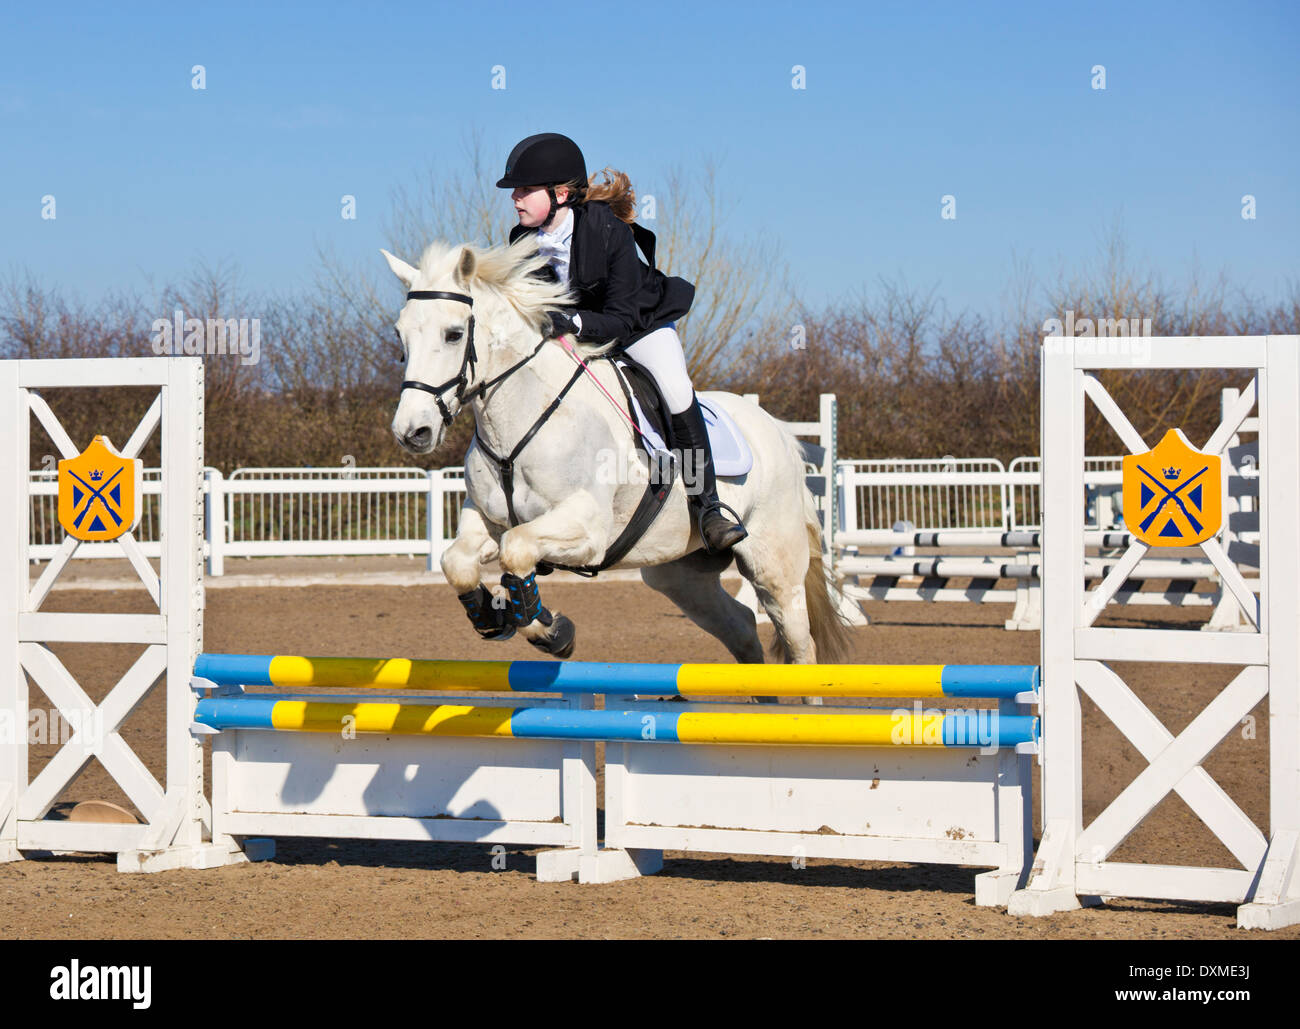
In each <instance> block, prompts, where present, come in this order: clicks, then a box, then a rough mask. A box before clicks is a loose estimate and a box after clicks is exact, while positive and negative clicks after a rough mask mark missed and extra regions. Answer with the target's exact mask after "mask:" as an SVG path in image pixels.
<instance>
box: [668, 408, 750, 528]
mask: <svg viewBox="0 0 1300 1029" xmlns="http://www.w3.org/2000/svg"><path fill="white" fill-rule="evenodd" d="M671 417H672V424H673V435H674V436H675V437H676V446H677V448H678V449H679V450H680V451H681V453H682V463H681V467H682V479H683V485H685V486H686V496H687V499H688V500H689V501H690V504H691V510H692V511H694V512H695V515H696V518H697V519H698V521H699V526H700V536H701V537H703V539H704V545H705V547H707V548H708V550H709V552H710V553H714V554H716V553H718V552H719V551H722V550H727V549H729V548H731V547H733V546H735V545H736V544H737V543H739V542H740V541H741V540H743V539H744V538H745V537H746V536H747V535H749V534H748V533H747V532H746V531H745V527H744V526H743V525H741V524H740V516H739V515H737V514H736V512H735V511H732V510H731V508H729V507H727V506H726V505H725V504H723V503H722V502H721V501H720V500H719V499H718V480H717V476H716V474H715V473H714V470H713V452H712V451H711V450H710V449H709V433H708V429H707V428H706V427H705V424H704V412H702V411H701V410H700V402H699V400H695V401H693V402H692V403H691V406H690V407H688V408H687V409H686V410H685V411H683V412H682V413H681V414H675V415H672V416H671ZM692 452H693V453H692ZM688 454H689V455H690V456H689V457H688V456H687V455H688ZM724 510H726V511H731V514H732V516H733V517H734V518H735V519H736V520H735V521H734V522H733V521H731V520H730V519H728V518H727V516H726V515H724V514H723V513H722V512H723V511H724Z"/></svg>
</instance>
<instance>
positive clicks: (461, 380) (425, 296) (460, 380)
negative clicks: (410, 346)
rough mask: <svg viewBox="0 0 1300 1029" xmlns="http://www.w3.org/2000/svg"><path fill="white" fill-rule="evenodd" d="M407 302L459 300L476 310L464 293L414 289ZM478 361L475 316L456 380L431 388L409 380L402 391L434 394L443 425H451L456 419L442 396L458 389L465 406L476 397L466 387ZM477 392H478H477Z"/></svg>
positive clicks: (403, 385)
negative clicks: (475, 340) (419, 390)
mask: <svg viewBox="0 0 1300 1029" xmlns="http://www.w3.org/2000/svg"><path fill="white" fill-rule="evenodd" d="M406 299H407V300H458V301H459V302H460V303H462V304H469V306H470V310H471V312H472V311H473V308H474V298H473V297H471V296H468V295H466V294H464V293H445V292H443V291H442V290H438V289H413V290H411V292H409V293H407V294H406ZM477 360H478V354H476V353H475V352H474V315H473V313H471V314H470V316H469V342H468V343H467V344H466V346H465V357H464V359H463V360H462V361H461V362H460V371H459V372H457V373H456V377H455V378H454V379H448V380H447V381H446V382H444V383H443V384H442V385H440V386H430V385H429V384H428V383H427V382H420V381H419V380H418V379H407V380H405V381H404V382H403V383H402V389H422V390H424V392H426V393H432V394H433V399H434V400H435V401H436V402H437V404H438V412H439V413H440V414H441V415H442V424H443V425H450V424H451V421H452V418H453V417H455V416H454V415H453V414H452V413H451V412H450V411H448V410H447V405H446V403H444V402H443V399H442V395H443V394H444V393H446V392H447V390H449V389H451V387H452V386H455V387H456V399H457V400H458V401H459V402H460V403H461V404H464V403H465V401H466V400H469V399H470V398H472V397H473V396H474V393H466V392H465V387H466V386H468V385H469V380H470V379H471V378H472V377H473V375H474V364H475V362H476V361H477ZM475 392H478V391H477V390H476V391H475Z"/></svg>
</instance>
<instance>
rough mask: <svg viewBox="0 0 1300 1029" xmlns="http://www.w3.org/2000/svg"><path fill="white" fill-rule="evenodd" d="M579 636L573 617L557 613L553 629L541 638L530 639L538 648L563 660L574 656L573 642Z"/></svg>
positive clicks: (552, 625)
mask: <svg viewBox="0 0 1300 1029" xmlns="http://www.w3.org/2000/svg"><path fill="white" fill-rule="evenodd" d="M577 636H578V630H577V627H576V626H575V625H574V624H573V621H572V619H569V618H566V617H565V616H564V615H559V614H557V615H555V616H554V617H553V621H552V622H551V631H550V632H548V633H547V634H546V635H545V636H542V637H541V638H540V639H535V640H529V641H528V642H529V643H531V644H532V645H533V646H534V647H536V648H537V649H538V650H542V651H545V652H546V653H548V654H550V655H551V656H552V657H558V658H560V659H561V660H563V659H564V658H567V657H572V656H573V644H574V642H575V641H576V639H577Z"/></svg>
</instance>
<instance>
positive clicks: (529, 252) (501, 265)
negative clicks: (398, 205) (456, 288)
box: [412, 236, 617, 357]
mask: <svg viewBox="0 0 1300 1029" xmlns="http://www.w3.org/2000/svg"><path fill="white" fill-rule="evenodd" d="M466 250H468V251H470V252H471V253H472V254H473V256H474V262H475V265H474V275H473V278H472V280H471V282H470V287H471V292H472V293H473V294H474V296H475V299H476V300H480V299H489V305H492V306H503V305H507V304H508V305H509V306H510V307H512V308H514V310H515V312H516V313H517V314H518V315H519V317H520V318H522V319H523V320H524V323H525V324H526V325H527V326H528V328H529V329H530V330H531V331H533V332H535V333H538V334H540V333H541V331H542V327H543V325H544V324H545V322H546V313H547V312H548V311H553V310H555V309H556V308H560V307H567V306H569V305H571V304H572V303H573V296H572V295H571V294H570V293H569V288H568V286H566V285H565V284H563V283H560V282H554V281H552V280H551V279H550V278H549V277H547V276H543V275H539V274H538V272H540V271H541V269H543V268H545V267H546V263H547V262H546V258H544V257H543V256H542V255H541V254H539V253H538V252H537V245H536V242H535V241H534V240H533V239H532V238H531V237H530V236H523V237H521V238H520V239H519V240H517V241H516V242H514V243H511V244H508V245H506V246H495V247H477V246H474V245H472V244H469V243H447V242H444V241H442V240H437V241H435V242H433V243H430V244H429V245H428V246H427V247H425V250H424V253H423V254H422V255H421V257H420V266H419V271H420V281H421V282H422V283H430V282H438V281H440V280H442V279H446V278H451V277H453V276H455V274H456V269H457V265H458V264H459V263H460V259H461V254H462V252H463V251H466ZM412 288H416V287H414V286H413V287H412ZM420 288H423V287H420ZM484 293H486V294H487V297H486V298H485V297H483V294H484ZM493 302H495V303H494V304H493ZM574 342H575V345H576V347H577V349H578V351H579V352H580V353H582V354H583V355H584V356H586V357H596V356H598V355H600V354H603V353H605V352H606V351H607V350H609V349H610V348H612V347H613V346H614V345H615V343H616V342H617V341H616V340H611V341H610V342H608V343H577V341H576V340H575V341H574Z"/></svg>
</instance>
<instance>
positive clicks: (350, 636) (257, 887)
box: [0, 564, 1300, 939]
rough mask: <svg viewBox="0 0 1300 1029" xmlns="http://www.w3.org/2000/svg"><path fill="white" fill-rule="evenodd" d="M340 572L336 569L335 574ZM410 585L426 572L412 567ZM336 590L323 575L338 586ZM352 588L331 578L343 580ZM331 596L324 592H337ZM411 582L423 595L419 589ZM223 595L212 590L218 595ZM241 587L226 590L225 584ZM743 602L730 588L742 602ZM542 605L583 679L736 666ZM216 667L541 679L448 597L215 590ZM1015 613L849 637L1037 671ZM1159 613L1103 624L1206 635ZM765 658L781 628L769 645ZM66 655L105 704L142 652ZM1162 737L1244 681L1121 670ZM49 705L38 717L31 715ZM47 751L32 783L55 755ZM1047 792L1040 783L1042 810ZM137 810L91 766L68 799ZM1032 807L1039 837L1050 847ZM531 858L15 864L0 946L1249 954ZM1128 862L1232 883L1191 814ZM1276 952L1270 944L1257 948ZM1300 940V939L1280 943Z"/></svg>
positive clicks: (895, 652) (1076, 918)
mask: <svg viewBox="0 0 1300 1029" xmlns="http://www.w3.org/2000/svg"><path fill="white" fill-rule="evenodd" d="M329 567H337V566H329ZM406 567H407V569H408V570H409V571H411V572H415V571H418V566H414V565H410V564H408V565H407V566H406ZM326 571H327V572H328V571H329V568H327V569H326ZM333 574H337V572H335V573H333ZM326 578H327V579H328V575H327V576H326ZM412 581H414V580H412ZM214 585H217V584H214ZM220 585H225V584H220ZM731 588H732V590H733V591H734V589H735V582H734V581H733V583H732V586H731ZM542 589H543V600H544V602H545V603H546V604H547V605H548V606H550V607H552V608H554V609H558V610H561V611H563V612H565V613H566V614H568V615H570V616H571V617H572V618H573V619H574V621H575V622H576V623H577V625H578V653H577V654H576V655H575V656H576V657H578V658H582V659H587V660H624V661H629V660H630V661H726V660H728V657H727V654H726V652H725V650H724V649H723V647H722V646H721V645H720V644H719V643H717V642H715V641H714V640H712V639H711V638H709V637H706V636H705V635H704V634H703V633H701V632H700V631H699V630H697V629H696V628H695V627H694V626H693V625H691V624H690V623H689V622H688V621H687V620H686V619H685V618H684V617H683V616H682V615H680V614H679V613H678V612H677V610H676V609H675V608H673V607H672V606H671V605H669V604H668V602H667V601H665V600H664V599H663V598H661V597H660V596H659V595H658V594H656V593H654V592H652V591H650V590H649V589H646V588H645V587H642V586H640V585H637V584H635V583H632V582H628V581H614V582H607V581H604V580H603V579H602V580H601V581H598V582H591V583H565V582H552V581H546V582H544V585H543V587H542ZM144 599H147V598H144V597H143V594H142V593H140V592H139V591H136V592H133V593H125V592H121V591H112V590H106V589H97V590H94V591H91V590H59V591H56V592H55V593H54V594H52V595H51V597H50V600H49V601H48V602H47V605H46V609H47V610H105V611H144V610H146V607H145V606H144V604H143V603H141V601H142V600H144ZM207 599H208V607H207V614H206V623H205V642H206V649H207V650H210V651H236V652H245V653H276V652H284V653H301V654H322V655H329V654H337V655H400V656H409V657H443V658H477V659H486V658H492V659H509V658H535V657H537V654H536V652H535V651H533V650H532V649H531V648H530V647H529V646H528V645H527V644H526V643H524V642H523V641H522V640H515V641H511V642H509V643H506V644H502V645H496V646H492V645H488V644H484V643H481V642H479V641H478V639H477V637H475V636H474V634H473V633H472V631H471V630H470V628H469V626H468V623H467V622H466V621H465V618H464V614H463V612H462V610H461V608H460V605H459V604H458V603H457V602H456V599H455V597H454V596H453V594H452V592H451V590H449V589H448V588H447V587H446V586H445V585H436V584H426V585H418V586H380V585H366V586H357V585H311V586H302V587H277V588H265V587H244V588H210V589H209V591H208V597H207ZM1009 610H1010V608H1009V606H1007V605H990V606H988V607H977V606H973V605H956V604H943V605H924V604H888V605H886V604H876V605H872V606H871V607H870V608H869V614H870V615H871V617H872V619H873V620H874V623H875V624H873V625H872V626H870V627H866V628H860V629H855V630H853V634H854V639H855V645H856V655H855V658H854V659H855V660H858V661H872V662H926V663H930V662H939V661H951V662H963V663H984V662H987V663H1035V662H1036V661H1037V660H1038V653H1037V649H1038V635H1037V633H1015V632H1006V631H1004V630H1003V629H1002V628H1001V623H1002V620H1003V619H1004V618H1005V617H1007V615H1008V614H1009ZM1159 610H1161V609H1151V608H1146V609H1134V608H1130V609H1128V611H1129V612H1133V611H1138V612H1145V613H1144V614H1142V615H1140V617H1141V619H1142V622H1141V623H1139V622H1138V620H1137V619H1135V618H1130V617H1127V614H1126V613H1124V612H1121V614H1122V615H1123V617H1120V618H1112V619H1110V621H1109V624H1117V625H1118V624H1147V625H1156V624H1162V619H1163V620H1164V624H1168V623H1172V622H1175V621H1183V622H1185V621H1188V620H1189V619H1190V620H1193V621H1199V620H1200V619H1201V618H1203V617H1204V615H1203V614H1192V613H1191V612H1188V614H1187V615H1186V616H1184V614H1183V613H1182V612H1173V613H1170V612H1169V611H1168V610H1167V609H1164V610H1165V613H1164V614H1163V615H1161V614H1158V613H1157V612H1158V611H1159ZM763 632H764V634H765V638H766V637H767V636H768V635H770V632H771V630H770V628H767V627H764V628H763ZM104 649H105V650H106V651H107V653H99V652H97V651H99V650H100V648H96V647H92V646H89V645H79V646H70V645H69V646H62V647H58V648H56V651H57V652H58V653H59V655H60V657H61V658H63V659H64V661H65V663H66V664H68V666H69V667H70V669H71V670H72V672H73V674H74V675H78V676H79V677H80V678H81V681H82V682H83V684H87V685H88V686H89V687H91V688H92V689H91V695H92V697H93V698H94V699H96V700H98V699H99V697H100V696H102V694H103V692H104V691H105V689H106V688H107V687H108V686H110V685H111V684H112V683H113V682H115V681H116V679H117V677H118V676H119V675H121V673H122V672H123V671H124V670H125V669H126V667H127V666H128V664H129V662H130V660H131V659H132V658H133V656H134V652H135V648H132V647H126V646H113V647H109V648H104ZM1117 671H1118V672H1119V673H1120V674H1121V675H1122V676H1123V677H1125V679H1126V680H1127V681H1129V682H1130V684H1132V685H1133V686H1134V688H1135V689H1136V690H1137V692H1138V693H1139V695H1140V696H1141V697H1142V698H1143V699H1144V701H1145V702H1146V703H1147V704H1148V706H1150V707H1151V708H1152V710H1153V711H1154V712H1155V714H1156V715H1157V717H1159V718H1160V719H1161V720H1162V721H1163V722H1164V724H1165V725H1166V726H1167V727H1168V728H1169V729H1170V730H1171V731H1172V732H1174V733H1178V732H1180V731H1181V730H1182V729H1183V727H1184V726H1185V725H1186V724H1187V723H1188V722H1189V721H1190V720H1191V718H1192V717H1193V716H1194V714H1195V713H1196V712H1198V711H1199V710H1200V709H1201V708H1202V707H1203V706H1204V705H1205V704H1206V703H1207V702H1208V701H1209V700H1210V699H1211V698H1212V697H1213V696H1214V695H1215V693H1216V692H1217V691H1218V690H1220V689H1221V688H1222V687H1223V686H1224V685H1225V684H1226V683H1227V681H1228V680H1229V678H1230V677H1231V676H1232V675H1233V674H1234V673H1235V669H1233V668H1231V667H1225V666H1216V665H1185V666H1178V667H1174V666H1165V667H1164V668H1161V667H1159V666H1123V665H1121V666H1117ZM39 703H40V702H39V700H38V699H37V698H36V697H34V698H33V707H36V706H38V704H39ZM1084 711H1085V721H1086V725H1087V737H1086V740H1085V747H1084V760H1085V764H1086V766H1087V768H1088V770H1089V773H1090V776H1091V778H1090V779H1089V781H1088V782H1087V784H1086V787H1085V805H1086V808H1087V818H1088V819H1091V818H1093V817H1095V815H1096V814H1097V813H1098V812H1099V811H1100V810H1101V809H1102V807H1104V805H1105V804H1106V803H1108V802H1109V800H1110V799H1111V798H1113V797H1114V796H1115V795H1116V794H1117V793H1118V792H1119V791H1120V790H1121V789H1122V788H1123V787H1124V786H1125V785H1127V784H1128V783H1129V782H1130V781H1131V780H1132V779H1133V778H1134V777H1135V776H1136V775H1137V774H1138V773H1139V772H1140V771H1141V770H1142V769H1143V768H1144V767H1145V763H1144V762H1143V761H1142V759H1141V758H1140V757H1139V756H1138V754H1137V753H1136V752H1135V751H1134V750H1133V749H1132V747H1130V746H1128V745H1127V744H1125V743H1123V742H1122V741H1121V740H1120V738H1119V736H1118V733H1117V732H1116V731H1115V730H1114V728H1113V727H1112V726H1111V725H1110V723H1109V722H1108V721H1107V720H1106V719H1105V718H1104V717H1103V716H1102V715H1101V714H1100V713H1099V712H1098V711H1097V710H1096V709H1095V708H1094V707H1092V706H1091V705H1090V704H1089V703H1088V702H1086V701H1085V702H1084ZM161 714H162V702H161V698H160V697H159V696H158V695H157V691H155V694H154V695H151V696H150V697H149V698H148V699H147V700H146V701H145V702H144V703H143V704H142V705H141V706H140V708H139V709H138V710H137V711H136V713H135V714H134V716H133V717H132V718H131V720H130V721H129V722H128V723H127V725H126V727H125V729H124V732H123V735H124V738H125V739H126V741H127V742H128V743H129V744H130V745H131V746H132V747H133V748H134V749H135V750H136V751H137V753H139V754H140V755H141V757H142V758H143V759H144V760H145V762H146V764H148V765H149V767H150V768H151V770H152V771H153V772H154V774H155V775H157V776H161V754H162V748H161V742H162V741H161V733H160V727H161V725H162V718H161ZM1254 714H1255V718H1256V731H1257V738H1255V739H1247V738H1243V736H1242V735H1240V734H1234V735H1232V736H1230V737H1229V738H1228V739H1226V740H1225V741H1224V742H1223V743H1222V744H1220V746H1219V747H1218V748H1217V749H1216V750H1215V751H1214V753H1213V754H1211V756H1210V757H1209V759H1208V760H1207V762H1206V768H1207V770H1208V771H1209V772H1210V774H1211V775H1212V776H1213V777H1214V778H1215V779H1216V780H1217V781H1218V782H1219V783H1220V784H1221V785H1222V786H1223V788H1224V789H1225V790H1226V791H1227V792H1228V794H1229V795H1230V796H1232V797H1233V798H1234V800H1235V801H1236V802H1237V803H1238V804H1239V805H1240V806H1241V807H1242V809H1243V810H1244V811H1245V812H1246V813H1247V814H1248V815H1249V816H1250V817H1251V818H1252V819H1253V820H1254V821H1255V822H1256V824H1260V825H1266V824H1267V802H1268V789H1267V734H1268V726H1267V717H1266V712H1265V711H1264V710H1263V708H1262V707H1261V708H1259V709H1257V710H1256V711H1255V713H1254ZM53 751H54V748H52V747H48V746H44V747H35V748H33V750H32V765H33V769H32V774H35V772H36V771H38V770H39V768H40V767H42V766H43V764H44V762H45V761H46V760H48V758H49V756H50V755H51V754H52V753H53ZM1037 790H1038V783H1037V775H1035V792H1036V793H1037ZM87 799H106V800H112V801H115V802H117V803H121V804H124V805H125V804H127V803H128V802H127V801H126V800H125V798H124V797H123V796H122V795H121V794H120V792H119V791H117V790H116V787H115V786H113V785H112V784H111V783H109V782H108V781H107V778H106V776H105V775H104V773H103V771H102V769H101V768H100V766H99V765H98V763H92V764H91V766H90V767H89V768H88V769H87V771H86V772H85V773H84V774H83V776H82V777H81V779H80V780H78V781H77V782H76V783H75V784H74V786H73V788H72V790H70V791H69V793H68V794H67V795H66V796H65V797H64V798H62V800H63V801H64V802H66V803H65V804H61V806H60V808H59V809H56V810H66V808H67V807H70V806H71V804H72V803H73V802H75V801H80V800H87ZM1037 818H1038V815H1037V804H1035V825H1036V826H1037V824H1038V822H1037ZM532 853H533V852H531V851H526V850H511V851H510V852H509V854H508V860H507V867H506V869H504V870H501V871H494V870H493V869H492V868H491V865H490V854H489V852H488V849H487V848H486V847H483V846H473V845H465V846H456V845H446V844H410V843H382V842H380V843H369V842H348V841H343V842H339V841H328V840H295V839H282V840H280V841H279V843H278V852H277V855H276V858H275V860H274V861H271V862H267V863H263V864H254V865H244V866H236V867H228V868H222V869H215V870H211V871H204V872H193V871H176V872H167V873H162V874H159V875H150V876H136V875H120V874H119V873H118V872H117V871H116V870H115V867H114V865H113V863H112V861H111V860H110V859H109V858H107V857H99V856H88V857H87V856H82V857H64V858H55V859H51V860H31V861H23V862H17V863H14V864H8V865H0V889H2V890H3V893H4V898H5V902H4V904H3V905H2V906H0V937H4V938H9V939H31V938H58V939H73V938H82V939H152V938H199V939H227V938H233V939H267V938H275V939H285V938H287V939H301V938H313V939H338V938H399V939H410V938H441V939H474V938H502V937H504V938H512V937H513V938H596V939H601V938H720V937H722V938H730V937H741V938H752V937H771V938H821V939H829V938H884V939H916V938H938V939H945V938H953V939H974V938H978V939H990V938H1031V939H1063V938H1112V939H1115V938H1125V939H1190V938H1206V939H1213V938H1231V939H1238V938H1242V937H1243V936H1245V935H1246V934H1244V933H1242V932H1240V931H1239V930H1237V929H1236V928H1235V907H1234V906H1232V905H1194V904H1192V905H1179V904H1170V903H1163V902H1142V901H1116V902H1114V903H1111V904H1109V905H1107V906H1105V907H1103V908H1095V909H1090V910H1084V911H1077V912H1073V913H1068V914H1062V915H1056V916H1054V917H1051V918H1047V919H1018V918H1013V917H1010V916H1008V915H1007V914H1005V913H1004V912H1003V911H1000V910H995V909H986V908H977V907H975V906H974V900H973V877H974V874H975V872H976V871H977V870H975V869H966V868H956V867H945V866H933V865H931V866H916V865H891V864H883V863H876V862H830V861H822V860H809V861H808V863H807V867H806V868H802V869H795V868H792V867H791V864H790V862H789V861H786V860H782V859H776V858H754V857H736V858H730V857H725V856H714V855H691V854H676V853H672V852H670V853H669V854H667V855H666V863H665V867H664V870H663V871H662V872H661V873H659V874H658V875H655V876H652V877H647V878H644V879H640V880H635V881H626V882H620V883H614V884H610V885H604V886H579V885H578V884H576V883H574V884H570V883H564V884H543V883H538V882H535V881H534V879H533V877H532V866H533V861H532V858H531V854H532ZM1114 859H1115V860H1140V861H1147V862H1152V863H1159V864H1198V865H1199V864H1211V865H1222V866H1225V867H1235V866H1234V863H1233V861H1232V858H1231V856H1230V855H1229V854H1228V852H1227V851H1226V850H1225V849H1224V848H1223V847H1222V846H1221V845H1220V844H1219V843H1218V841H1217V840H1216V839H1215V838H1214V837H1213V836H1212V835H1211V833H1210V832H1209V830H1208V829H1206V828H1205V827H1204V825H1202V824H1201V822H1200V821H1199V819H1198V818H1197V817H1196V816H1195V815H1194V814H1193V813H1192V812H1191V811H1190V809H1189V808H1187V807H1186V805H1185V804H1184V803H1183V802H1182V801H1181V800H1179V799H1178V798H1177V797H1176V796H1173V795H1171V796H1169V797H1167V798H1165V800H1164V801H1163V802H1162V803H1161V804H1160V805H1159V806H1158V807H1157V808H1156V809H1155V811H1154V812H1153V813H1152V815H1151V816H1150V818H1149V819H1148V820H1147V821H1146V822H1145V823H1143V824H1142V825H1141V826H1140V827H1139V828H1138V830H1137V831H1136V832H1134V833H1133V835H1132V836H1131V837H1130V838H1129V839H1128V841H1126V843H1125V844H1124V845H1123V846H1122V848H1121V849H1120V850H1119V851H1117V852H1116V853H1115V855H1114ZM1251 935H1253V936H1255V937H1256V938H1263V937H1264V934H1251ZM1269 938H1273V939H1298V938H1300V927H1292V928H1290V929H1287V930H1283V931H1281V932H1278V933H1274V934H1270V935H1269Z"/></svg>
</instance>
